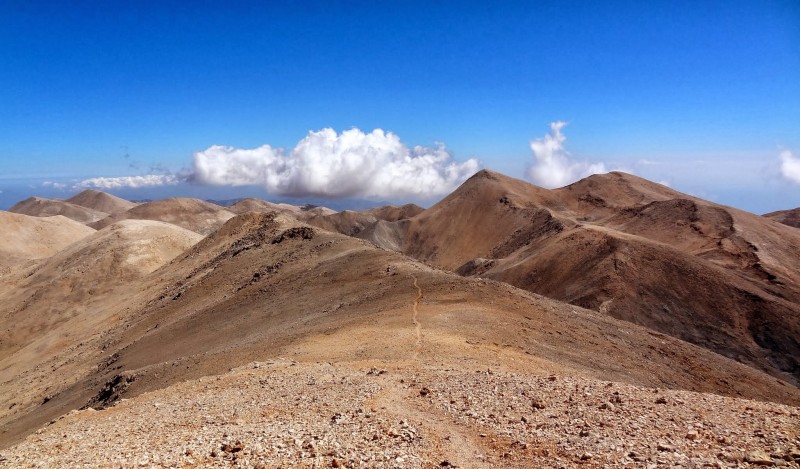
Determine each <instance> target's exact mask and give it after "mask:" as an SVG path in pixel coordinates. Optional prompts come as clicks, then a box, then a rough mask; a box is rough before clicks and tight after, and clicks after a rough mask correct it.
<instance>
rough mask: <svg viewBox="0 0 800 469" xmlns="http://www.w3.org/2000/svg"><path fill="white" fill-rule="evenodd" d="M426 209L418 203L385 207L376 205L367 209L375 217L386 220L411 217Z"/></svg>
mask: <svg viewBox="0 0 800 469" xmlns="http://www.w3.org/2000/svg"><path fill="white" fill-rule="evenodd" d="M424 211H425V209H424V208H422V207H420V206H419V205H416V204H405V205H401V206H399V207H398V206H397V205H384V206H383V207H376V208H372V209H369V210H367V212H369V213H370V214H371V215H373V216H374V217H375V218H378V219H380V220H385V221H398V220H405V219H406V218H411V217H415V216H417V215H419V214H420V213H422V212H424Z"/></svg>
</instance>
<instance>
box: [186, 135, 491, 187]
mask: <svg viewBox="0 0 800 469" xmlns="http://www.w3.org/2000/svg"><path fill="white" fill-rule="evenodd" d="M479 166H480V165H479V163H478V160H476V159H469V160H467V161H464V162H462V163H458V162H456V161H454V160H453V157H452V155H451V154H450V153H449V152H448V151H447V149H446V148H445V146H444V145H442V144H440V145H438V146H437V147H435V148H432V147H423V146H415V147H412V148H409V147H407V146H406V145H404V144H403V143H402V142H401V141H400V138H399V137H398V136H397V135H395V134H393V133H391V132H384V131H383V130H381V129H375V130H373V131H372V132H370V133H364V132H362V131H361V130H359V129H356V128H354V129H351V130H346V131H344V132H342V133H341V134H337V133H336V131H334V130H333V129H330V128H326V129H322V130H320V131H317V132H314V131H311V132H309V133H308V135H306V137H305V138H303V139H302V140H301V141H300V142H298V144H297V145H296V146H295V147H294V149H292V151H291V152H290V153H289V154H288V155H287V154H285V152H284V150H282V149H277V148H273V147H271V146H269V145H263V146H261V147H258V148H253V149H241V148H234V147H224V146H219V145H214V146H211V147H209V148H208V149H206V150H204V151H200V152H197V153H195V154H194V161H193V175H192V176H191V179H192V180H193V181H195V182H199V183H204V184H212V185H231V186H241V185H263V186H264V187H265V188H266V189H267V190H268V191H269V192H271V193H273V194H281V195H287V196H295V197H303V196H318V197H375V198H402V197H417V198H422V199H425V198H430V197H433V196H437V195H442V194H445V193H448V192H450V191H452V190H453V189H454V188H455V187H456V186H457V185H458V184H460V183H462V182H463V181H464V180H465V179H466V178H467V177H469V176H471V175H472V174H473V173H475V172H476V171H477V170H478V168H479Z"/></svg>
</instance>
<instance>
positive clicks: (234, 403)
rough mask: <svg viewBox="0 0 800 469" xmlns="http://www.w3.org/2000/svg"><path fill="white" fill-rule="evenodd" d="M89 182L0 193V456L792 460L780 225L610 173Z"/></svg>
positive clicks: (452, 462) (561, 462)
mask: <svg viewBox="0 0 800 469" xmlns="http://www.w3.org/2000/svg"><path fill="white" fill-rule="evenodd" d="M98 194H102V193H85V194H79V195H78V196H76V197H73V198H72V199H68V200H69V201H71V202H69V201H67V202H63V201H62V202H63V203H69V204H72V205H75V206H80V207H84V208H87V209H89V210H96V211H97V212H102V213H105V214H106V216H105V217H103V218H102V219H99V220H96V221H94V222H89V223H90V225H91V227H90V226H86V225H83V224H81V223H79V222H76V221H73V220H70V219H68V218H65V217H64V216H63V215H57V216H39V215H46V214H45V213H30V214H27V215H24V214H14V213H7V212H0V222H2V223H1V224H0V229H2V230H3V236H4V239H9V240H11V242H8V243H5V245H4V246H3V248H2V249H3V251H0V256H2V260H3V261H2V262H0V330H2V331H3V334H2V336H1V337H0V389H2V391H3V392H2V393H0V466H5V467H134V466H144V467H519V468H528V467H609V466H628V467H747V466H750V465H754V466H755V465H759V466H790V467H797V466H800V407H799V406H800V388H798V386H797V385H798V378H800V370H799V369H798V360H799V359H800V345H799V342H798V341H800V334H799V333H798V331H800V314H799V312H800V306H798V301H800V267H799V265H800V234H798V233H800V232H797V229H796V228H792V227H788V226H785V225H782V224H780V223H777V222H775V221H773V220H770V219H767V218H765V217H759V216H756V215H752V214H749V213H746V212H741V211H738V210H735V209H732V208H729V207H722V206H718V205H715V204H712V203H710V202H706V201H703V200H700V199H697V198H693V197H691V196H688V195H685V194H680V193H678V192H675V191H672V190H671V189H669V188H666V187H664V186H660V185H657V184H654V183H651V182H649V181H645V180H643V179H640V178H636V177H634V176H630V175H624V174H621V173H611V174H608V175H602V176H592V177H590V178H587V179H585V180H583V181H579V182H578V183H575V184H573V185H571V186H568V187H566V188H563V189H558V190H553V191H548V190H545V189H541V188H538V187H534V186H531V185H530V184H527V183H524V182H522V181H518V180H514V179H511V178H507V177H505V176H503V175H500V174H498V173H493V172H488V171H481V172H479V173H478V174H476V175H475V176H473V178H471V179H470V180H468V181H467V182H466V183H464V185H462V186H461V187H460V188H459V189H457V190H456V191H455V192H453V193H452V194H451V195H449V196H448V197H446V198H444V199H443V200H442V201H441V202H439V203H437V204H435V205H434V206H432V207H431V208H428V209H422V208H420V207H417V206H413V205H407V206H402V207H382V208H377V209H372V210H368V211H363V212H351V211H344V212H339V213H332V211H330V210H329V209H324V208H322V207H316V208H313V207H293V206H289V205H286V204H272V203H269V202H266V201H259V200H256V199H245V200H242V201H239V202H237V203H236V204H234V205H232V206H231V207H229V208H228V209H225V208H223V207H219V206H216V205H214V204H210V203H207V202H202V201H199V200H195V199H167V200H163V201H156V202H150V203H146V204H140V205H135V204H131V205H129V206H125V205H124V204H120V203H119V202H115V203H114V204H111V203H110V199H108V198H106V197H104V196H102V195H98ZM123 202H124V201H123ZM84 223H85V222H84ZM4 266H5V267H4Z"/></svg>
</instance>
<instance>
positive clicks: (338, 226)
mask: <svg viewBox="0 0 800 469" xmlns="http://www.w3.org/2000/svg"><path fill="white" fill-rule="evenodd" d="M306 221H307V222H308V223H309V224H311V225H314V226H317V227H320V228H322V229H325V230H329V231H335V232H337V233H341V234H344V235H347V236H355V235H356V234H358V233H360V232H362V231H364V230H365V229H366V228H369V227H371V226H372V225H374V224H375V223H376V222H377V221H378V219H377V218H376V217H375V216H373V215H372V214H370V213H365V212H355V211H352V210H344V211H342V212H337V213H334V214H330V215H317V216H313V217H310V218H308V219H307V220H306Z"/></svg>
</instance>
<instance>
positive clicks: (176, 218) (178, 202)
mask: <svg viewBox="0 0 800 469" xmlns="http://www.w3.org/2000/svg"><path fill="white" fill-rule="evenodd" d="M233 216H234V214H233V213H232V212H229V211H228V210H225V209H224V208H222V207H220V206H218V205H214V204H211V203H208V202H204V201H202V200H198V199H190V198H182V197H176V198H171V199H164V200H157V201H154V202H148V203H145V204H141V205H137V206H136V207H134V208H132V209H130V210H128V211H126V212H122V213H119V214H117V215H112V216H110V217H108V218H105V219H103V220H100V221H98V222H97V223H94V224H92V226H93V227H94V228H97V229H102V228H104V227H106V226H108V225H111V224H112V223H116V222H118V221H120V220H129V219H130V220H155V221H163V222H166V223H172V224H173V225H178V226H180V227H181V228H186V229H187V230H190V231H194V232H195V233H200V234H202V235H207V234H209V233H211V232H213V231H214V230H216V229H217V228H219V227H220V226H222V225H223V224H224V223H225V221H227V220H228V219H230V218H231V217H233Z"/></svg>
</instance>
